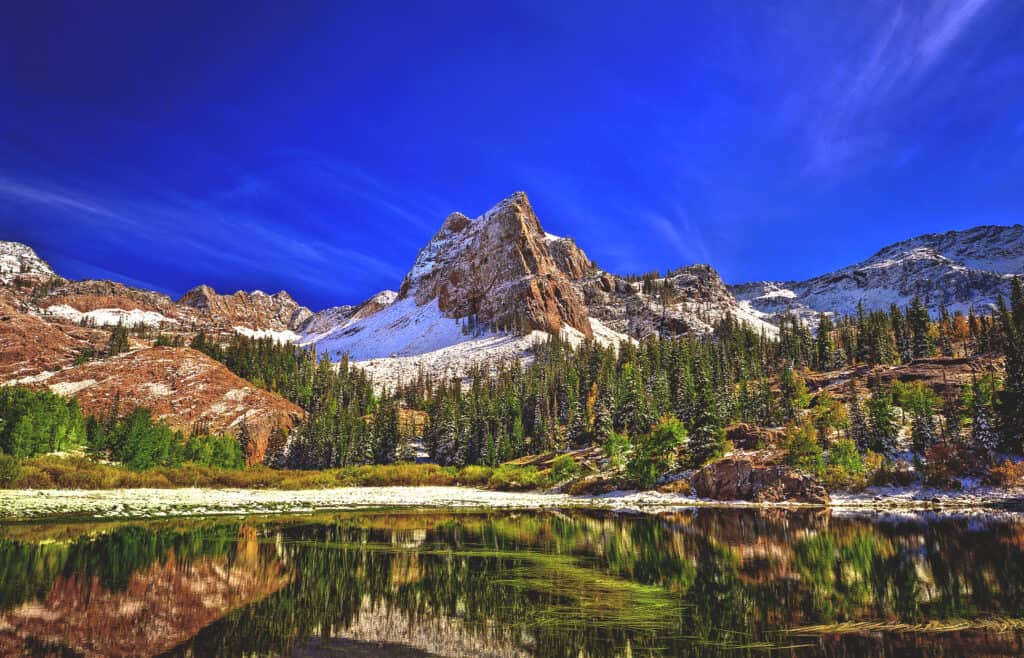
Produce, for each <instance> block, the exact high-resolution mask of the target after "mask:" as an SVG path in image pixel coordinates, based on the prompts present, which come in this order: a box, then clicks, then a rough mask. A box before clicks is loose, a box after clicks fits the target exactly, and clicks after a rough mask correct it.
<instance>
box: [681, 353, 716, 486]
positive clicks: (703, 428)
mask: <svg viewBox="0 0 1024 658" xmlns="http://www.w3.org/2000/svg"><path fill="white" fill-rule="evenodd" d="M696 367H697V376H696V382H695V383H696V387H697V404H696V409H695V414H694V419H693V429H692V430H691V431H690V441H689V444H688V449H689V453H690V459H691V463H692V465H694V466H700V465H702V464H704V463H706V462H708V461H709V460H711V459H714V458H715V457H718V456H720V455H721V454H722V453H723V452H724V450H725V430H724V429H723V428H722V421H721V419H720V418H719V416H718V401H717V400H715V394H714V390H713V389H712V387H711V380H710V377H709V375H708V372H707V369H706V366H704V365H703V363H701V364H698V365H697V366H696Z"/></svg>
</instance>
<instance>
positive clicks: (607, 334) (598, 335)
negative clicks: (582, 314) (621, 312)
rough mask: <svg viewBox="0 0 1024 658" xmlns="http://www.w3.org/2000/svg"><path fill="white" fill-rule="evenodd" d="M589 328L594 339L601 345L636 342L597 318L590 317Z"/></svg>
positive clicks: (611, 345) (616, 345)
mask: <svg viewBox="0 0 1024 658" xmlns="http://www.w3.org/2000/svg"><path fill="white" fill-rule="evenodd" d="M590 330H591V331H593V332H594V340H596V341H597V344H598V345H601V346H603V347H618V346H619V343H622V342H627V343H633V344H634V345H636V344H637V341H636V339H635V338H632V337H630V336H627V335H626V334H622V333H619V332H618V331H615V330H614V329H612V328H611V327H609V326H608V325H606V324H605V323H603V322H601V321H600V320H598V319H597V318H590Z"/></svg>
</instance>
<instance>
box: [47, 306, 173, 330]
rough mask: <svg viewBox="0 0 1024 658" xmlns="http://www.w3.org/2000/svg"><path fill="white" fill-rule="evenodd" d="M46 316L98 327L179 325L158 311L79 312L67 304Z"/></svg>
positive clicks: (56, 307) (107, 310) (117, 309)
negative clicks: (168, 323) (166, 323)
mask: <svg viewBox="0 0 1024 658" xmlns="http://www.w3.org/2000/svg"><path fill="white" fill-rule="evenodd" d="M43 313H44V315H48V316H50V317H54V318H60V319H63V320H70V321H71V322H75V323H80V322H81V321H82V320H83V319H84V320H85V321H86V322H89V323H91V324H95V325H97V326H100V327H103V326H112V325H118V324H122V325H124V326H126V327H134V326H135V325H138V324H142V325H146V326H148V327H158V326H160V325H161V324H163V323H165V322H173V323H177V322H178V321H177V320H175V319H174V318H169V317H167V316H166V315H164V314H162V313H157V312H156V311H140V310H139V309H132V310H130V311H126V310H125V309H123V308H98V309H96V310H93V311H84V312H83V311H79V310H78V309H76V308H72V307H71V306H68V305H66V304H54V305H53V306H48V307H47V308H45V309H44V310H43Z"/></svg>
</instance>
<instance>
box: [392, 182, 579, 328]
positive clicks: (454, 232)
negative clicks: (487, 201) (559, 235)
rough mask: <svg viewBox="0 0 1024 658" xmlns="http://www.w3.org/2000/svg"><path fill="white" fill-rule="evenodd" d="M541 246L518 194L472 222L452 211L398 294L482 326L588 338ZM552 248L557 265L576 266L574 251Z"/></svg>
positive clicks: (561, 274)
mask: <svg viewBox="0 0 1024 658" xmlns="http://www.w3.org/2000/svg"><path fill="white" fill-rule="evenodd" d="M548 247H549V241H548V239H547V235H546V234H545V233H544V230H543V229H542V228H541V226H540V221H539V220H538V219H537V215H536V214H535V213H534V211H533V208H532V207H531V205H530V201H529V199H528V198H527V197H526V194H525V193H523V192H516V193H515V194H513V195H512V196H510V197H509V198H507V199H505V200H504V201H502V202H501V203H499V204H498V205H496V206H494V208H492V209H491V210H489V211H487V212H486V213H484V214H483V215H482V216H480V217H479V218H477V219H475V220H473V219H470V218H469V217H467V216H466V215H463V214H461V213H453V214H451V215H449V216H448V218H447V219H446V220H445V221H444V224H442V226H441V229H440V230H439V231H438V232H437V234H435V235H434V237H433V238H432V239H431V240H430V242H429V243H427V246H426V247H424V248H423V249H422V250H421V251H420V253H419V255H418V256H417V257H416V262H415V263H414V264H413V267H412V270H410V272H409V274H408V275H406V277H405V280H404V281H403V282H402V287H401V288H400V289H399V299H403V298H406V297H413V298H414V299H415V300H416V304H417V306H423V305H425V304H428V303H431V302H434V301H436V303H437V306H438V308H439V309H440V311H441V312H442V313H444V314H445V315H447V316H449V317H453V318H463V317H470V316H472V317H474V318H475V319H476V321H479V322H481V323H483V324H485V325H488V326H490V327H500V328H512V327H515V328H517V329H520V330H525V331H532V330H539V331H546V332H548V333H558V332H560V331H561V330H562V328H563V327H571V328H573V329H575V330H576V331H579V332H580V333H581V334H583V335H584V336H587V337H592V336H593V331H592V329H591V327H590V322H589V319H588V317H587V310H586V307H585V306H584V304H583V300H582V299H581V298H580V295H579V293H578V292H577V291H576V289H575V288H573V286H572V282H571V281H570V278H569V276H568V275H567V274H566V272H565V271H563V270H562V269H561V268H560V267H559V264H558V263H556V262H555V258H554V257H553V256H552V253H551V251H550V250H549V248H548ZM559 253H560V256H561V259H560V260H561V261H562V263H563V264H564V265H566V266H567V267H572V266H574V265H577V263H575V262H574V260H573V256H574V255H575V254H570V253H569V252H567V251H565V250H560V252H559ZM580 253H582V252H580ZM588 264H589V263H588ZM580 267H586V266H585V265H580Z"/></svg>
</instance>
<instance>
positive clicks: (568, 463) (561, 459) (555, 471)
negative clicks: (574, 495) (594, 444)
mask: <svg viewBox="0 0 1024 658" xmlns="http://www.w3.org/2000/svg"><path fill="white" fill-rule="evenodd" d="M579 474H580V465H579V464H577V463H576V460H575V459H573V458H572V455H559V456H558V457H555V459H554V461H552V462H551V481H552V482H554V483H555V484H561V483H562V482H566V481H568V480H571V479H573V478H574V477H576V476H577V475H579Z"/></svg>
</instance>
